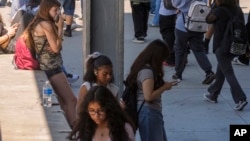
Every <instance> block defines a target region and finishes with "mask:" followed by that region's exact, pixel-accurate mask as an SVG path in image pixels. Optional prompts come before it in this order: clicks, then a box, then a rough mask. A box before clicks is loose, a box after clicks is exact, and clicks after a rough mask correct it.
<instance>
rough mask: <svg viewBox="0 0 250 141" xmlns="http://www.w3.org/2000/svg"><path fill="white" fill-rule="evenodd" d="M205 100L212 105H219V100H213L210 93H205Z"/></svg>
mask: <svg viewBox="0 0 250 141" xmlns="http://www.w3.org/2000/svg"><path fill="white" fill-rule="evenodd" d="M203 97H204V99H205V100H206V101H208V102H210V103H217V98H213V97H212V96H211V95H210V93H205V94H204V95H203Z"/></svg>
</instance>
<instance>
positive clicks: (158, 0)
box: [152, 0, 161, 25]
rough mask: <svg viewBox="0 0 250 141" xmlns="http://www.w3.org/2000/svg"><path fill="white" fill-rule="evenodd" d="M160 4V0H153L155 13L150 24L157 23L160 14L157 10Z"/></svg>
mask: <svg viewBox="0 0 250 141" xmlns="http://www.w3.org/2000/svg"><path fill="white" fill-rule="evenodd" d="M160 6H161V0H156V1H155V15H154V18H153V21H152V24H154V25H159V19H160V14H159V10H160Z"/></svg>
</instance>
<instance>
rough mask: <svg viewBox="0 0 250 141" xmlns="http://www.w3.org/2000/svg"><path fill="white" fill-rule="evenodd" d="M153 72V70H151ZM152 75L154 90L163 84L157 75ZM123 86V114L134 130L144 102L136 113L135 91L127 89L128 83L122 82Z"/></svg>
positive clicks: (148, 67)
mask: <svg viewBox="0 0 250 141" xmlns="http://www.w3.org/2000/svg"><path fill="white" fill-rule="evenodd" d="M142 69H150V70H152V68H151V67H150V66H144V67H143V68H142ZM152 71H153V70H152ZM153 75H154V82H155V83H154V90H155V89H158V88H160V87H161V86H162V85H163V84H164V83H165V82H164V81H163V80H161V79H159V77H161V76H159V75H156V74H155V72H154V71H153ZM123 83H124V85H125V89H124V91H123V94H122V99H123V101H124V103H125V106H126V108H125V112H126V113H127V114H128V116H129V117H130V119H131V120H132V122H133V123H134V125H135V129H138V114H139V113H140V111H141V108H142V106H143V104H144V103H145V100H143V102H142V104H141V105H140V107H139V109H138V111H137V108H138V107H137V90H132V89H131V88H130V87H129V83H128V82H127V81H123Z"/></svg>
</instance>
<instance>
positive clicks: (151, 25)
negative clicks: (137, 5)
mask: <svg viewBox="0 0 250 141" xmlns="http://www.w3.org/2000/svg"><path fill="white" fill-rule="evenodd" d="M148 26H149V27H159V25H157V24H149V25H148Z"/></svg>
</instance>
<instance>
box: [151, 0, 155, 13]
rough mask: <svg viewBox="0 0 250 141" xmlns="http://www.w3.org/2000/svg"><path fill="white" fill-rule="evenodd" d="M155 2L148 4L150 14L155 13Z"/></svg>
mask: <svg viewBox="0 0 250 141" xmlns="http://www.w3.org/2000/svg"><path fill="white" fill-rule="evenodd" d="M155 1H156V0H151V2H150V13H155Z"/></svg>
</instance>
